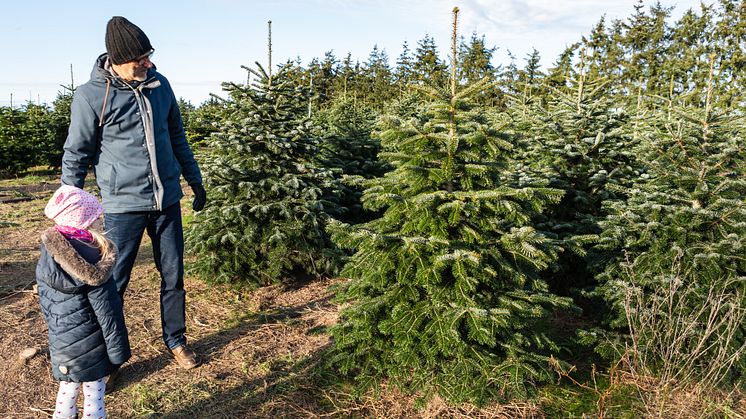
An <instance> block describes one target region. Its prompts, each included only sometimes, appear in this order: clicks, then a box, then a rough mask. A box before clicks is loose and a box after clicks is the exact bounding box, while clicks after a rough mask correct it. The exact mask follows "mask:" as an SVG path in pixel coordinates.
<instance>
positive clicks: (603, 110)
mask: <svg viewBox="0 0 746 419" xmlns="http://www.w3.org/2000/svg"><path fill="white" fill-rule="evenodd" d="M585 58H586V55H585V52H584V51H581V54H580V61H579V63H578V64H577V67H576V68H572V69H571V70H568V73H569V74H568V75H567V79H565V80H564V81H563V82H562V84H561V85H554V86H545V88H546V89H548V94H547V95H546V98H545V99H544V100H538V98H536V97H535V96H531V95H530V94H528V93H527V94H522V95H521V96H519V97H517V98H516V100H515V104H514V106H512V107H511V110H512V111H511V112H512V114H513V117H512V121H513V124H514V125H516V126H517V130H518V131H520V132H521V134H522V139H523V140H522V142H521V151H520V152H519V153H518V156H519V157H518V158H517V159H516V160H517V162H516V167H515V170H514V171H512V173H511V174H510V175H511V176H513V177H514V178H515V179H516V180H515V182H516V183H517V184H519V185H520V184H528V185H534V184H539V185H547V186H549V187H553V188H557V189H560V190H562V191H564V192H565V193H564V196H563V197H562V200H561V201H560V202H559V203H558V204H556V205H553V206H551V208H550V211H548V212H547V213H546V214H545V215H543V216H542V215H540V216H539V217H537V220H538V221H539V224H538V227H539V228H541V229H542V230H543V231H546V232H547V233H549V235H550V236H551V237H553V238H556V239H558V240H560V241H561V243H562V244H563V247H565V250H566V251H565V252H563V253H562V254H561V255H560V258H559V260H558V261H557V263H555V264H553V266H552V269H551V270H550V271H548V272H547V273H546V277H547V280H548V282H549V284H550V286H551V287H552V290H553V291H554V292H557V293H559V294H561V295H568V294H570V293H573V294H575V295H578V294H577V293H576V292H574V291H577V290H579V289H581V288H584V287H588V286H589V285H592V284H593V274H594V272H592V268H590V269H589V268H588V265H594V264H597V263H599V255H596V254H594V252H593V250H592V246H593V243H594V242H595V236H596V235H597V234H599V233H600V232H601V229H600V227H599V226H598V222H599V221H600V220H601V219H602V218H603V216H604V213H603V210H602V203H603V202H604V201H609V200H619V199H624V194H623V193H622V192H620V191H621V190H623V188H624V187H628V186H630V185H631V184H632V182H633V180H634V179H636V178H637V176H638V175H639V173H638V172H637V171H638V169H637V161H636V159H635V155H634V152H633V150H632V147H633V145H634V142H635V139H634V136H633V134H632V128H631V124H630V122H629V121H630V118H629V116H628V112H626V111H625V110H624V109H620V108H619V107H618V106H617V105H616V104H615V103H614V101H613V97H612V95H611V94H610V89H611V84H610V82H609V81H608V80H607V79H590V78H588V76H587V73H586V72H587V68H586V65H585ZM556 82H557V79H554V81H553V83H555V84H556ZM525 91H526V92H529V91H530V90H525ZM544 102H546V103H544ZM589 250H591V254H586V253H587V252H588V251H589Z"/></svg>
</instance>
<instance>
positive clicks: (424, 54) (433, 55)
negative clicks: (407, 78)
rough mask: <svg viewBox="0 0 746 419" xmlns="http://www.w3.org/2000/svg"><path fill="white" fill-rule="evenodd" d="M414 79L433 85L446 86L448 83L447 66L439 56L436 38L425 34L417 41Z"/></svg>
mask: <svg viewBox="0 0 746 419" xmlns="http://www.w3.org/2000/svg"><path fill="white" fill-rule="evenodd" d="M413 70H414V79H415V80H417V81H419V82H421V83H426V84H431V85H433V86H444V85H446V84H447V79H448V74H447V66H446V64H445V63H443V61H442V60H441V59H440V57H438V47H437V46H436V45H435V39H433V38H432V37H431V36H430V35H425V37H424V38H422V39H421V40H420V41H418V42H417V49H416V50H415V55H414V65H413Z"/></svg>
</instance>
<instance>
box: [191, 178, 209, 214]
mask: <svg viewBox="0 0 746 419" xmlns="http://www.w3.org/2000/svg"><path fill="white" fill-rule="evenodd" d="M190 186H191V187H192V191H193V192H194V201H192V209H193V210H195V211H202V208H204V207H205V204H206V203H207V192H205V187H204V186H202V184H201V183H195V184H194V185H190Z"/></svg>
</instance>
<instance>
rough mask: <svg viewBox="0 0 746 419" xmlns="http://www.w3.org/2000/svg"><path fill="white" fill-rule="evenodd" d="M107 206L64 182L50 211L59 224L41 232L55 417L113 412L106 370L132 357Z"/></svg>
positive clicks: (39, 276)
mask: <svg viewBox="0 0 746 419" xmlns="http://www.w3.org/2000/svg"><path fill="white" fill-rule="evenodd" d="M101 213H103V208H102V207H101V204H100V203H99V202H98V200H97V199H96V197H94V196H93V195H91V194H89V193H88V192H85V191H84V190H82V189H79V188H76V187H74V186H68V185H63V186H62V187H61V188H59V189H58V190H57V191H56V192H55V193H54V195H53V196H52V199H50V201H49V203H48V204H47V206H46V208H45V209H44V214H46V216H47V217H49V218H51V219H52V220H54V222H55V223H56V225H55V226H54V227H51V228H49V229H47V230H46V231H45V232H44V233H42V236H41V241H42V243H41V257H40V259H39V264H38V265H37V267H36V282H37V283H38V290H39V303H40V304H41V308H42V312H43V313H44V318H45V320H46V321H47V327H48V329H49V355H50V358H51V361H52V375H54V377H55V378H56V379H58V380H60V388H59V391H58V393H57V401H56V402H55V409H54V416H53V418H55V419H59V418H76V417H77V413H78V412H77V408H76V402H77V398H78V390H79V389H80V387H81V384H82V387H83V395H84V401H83V416H82V417H83V418H85V419H88V418H105V417H106V410H105V408H104V389H105V382H104V377H106V376H107V375H109V374H111V373H112V372H114V371H115V370H116V369H117V368H118V367H119V366H120V365H121V364H124V362H125V361H127V359H129V357H130V346H129V340H128V338H127V329H126V327H125V325H124V313H123V311H122V302H121V300H120V298H119V294H118V293H117V290H116V285H115V284H114V281H110V280H109V277H110V276H111V270H112V268H113V266H114V262H115V260H116V249H115V248H114V245H113V244H112V243H111V242H110V241H109V240H107V239H106V238H105V237H104V236H103V235H102V234H101V233H99V232H97V231H96V230H95V229H90V230H89V229H88V228H89V227H91V226H92V225H93V227H94V228H95V227H97V226H100V220H99V217H100V216H101Z"/></svg>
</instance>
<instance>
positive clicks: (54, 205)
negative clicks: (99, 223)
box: [44, 185, 104, 229]
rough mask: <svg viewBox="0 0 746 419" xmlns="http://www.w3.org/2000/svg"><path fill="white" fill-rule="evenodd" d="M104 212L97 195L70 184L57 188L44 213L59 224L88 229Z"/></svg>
mask: <svg viewBox="0 0 746 419" xmlns="http://www.w3.org/2000/svg"><path fill="white" fill-rule="evenodd" d="M103 212H104V208H103V207H102V206H101V204H100V203H99V202H98V199H96V197H95V196H93V195H91V194H89V193H88V192H86V191H84V190H82V189H80V188H76V187H75V186H70V185H62V186H61V187H60V188H59V189H57V191H56V192H55V193H54V195H52V199H50V200H49V202H48V203H47V206H46V208H44V214H45V215H46V216H47V217H49V218H51V219H52V220H54V222H55V223H57V225H61V226H68V227H75V228H79V229H87V228H88V226H90V225H91V224H93V222H94V221H96V219H97V218H98V217H100V216H101V214H102V213H103Z"/></svg>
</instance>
